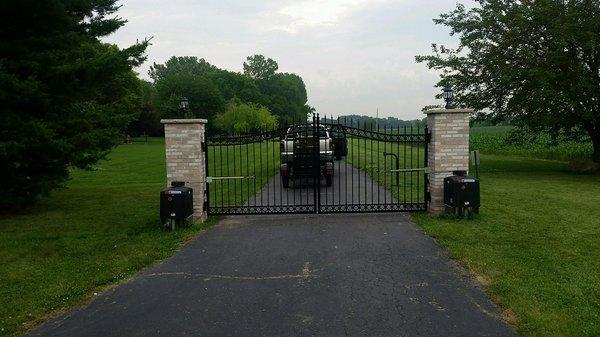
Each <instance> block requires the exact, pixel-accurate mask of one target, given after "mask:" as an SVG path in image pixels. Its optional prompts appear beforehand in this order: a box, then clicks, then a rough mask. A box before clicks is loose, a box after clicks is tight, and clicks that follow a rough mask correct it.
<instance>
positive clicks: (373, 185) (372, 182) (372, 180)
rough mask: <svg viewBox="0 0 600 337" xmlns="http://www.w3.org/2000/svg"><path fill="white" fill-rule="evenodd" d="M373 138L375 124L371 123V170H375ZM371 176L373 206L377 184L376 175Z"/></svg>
mask: <svg viewBox="0 0 600 337" xmlns="http://www.w3.org/2000/svg"><path fill="white" fill-rule="evenodd" d="M377 123H378V122H377ZM373 138H374V134H373V123H371V139H370V141H369V147H370V148H369V153H370V154H371V158H370V162H371V170H372V169H373V149H374V147H373ZM371 175H372V177H371V178H372V179H371V204H373V203H374V202H375V200H373V199H375V198H374V196H375V193H373V192H375V190H374V187H375V184H374V178H375V175H374V174H373V173H371Z"/></svg>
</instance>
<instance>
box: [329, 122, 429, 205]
mask: <svg viewBox="0 0 600 337" xmlns="http://www.w3.org/2000/svg"><path fill="white" fill-rule="evenodd" d="M321 124H323V125H325V126H326V127H327V128H328V129H329V130H331V133H332V134H333V135H334V137H335V136H336V135H337V134H339V133H341V134H342V136H343V138H345V139H346V143H347V154H346V156H345V157H343V158H342V159H341V160H336V162H335V165H334V167H335V171H336V176H337V177H335V178H334V182H335V183H334V186H332V187H321V193H320V194H321V202H320V204H319V212H321V213H348V212H399V211H424V210H426V183H425V182H426V179H427V177H426V176H427V173H426V166H427V163H426V158H427V147H428V145H427V128H426V127H425V128H419V127H416V126H411V127H407V126H402V127H395V128H379V127H378V126H377V125H375V124H373V123H371V124H369V125H367V124H366V123H363V124H362V125H361V124H359V123H355V122H353V121H351V120H345V119H342V120H340V119H337V120H327V119H325V120H323V121H321Z"/></svg>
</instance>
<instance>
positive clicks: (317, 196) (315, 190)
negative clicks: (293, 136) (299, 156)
mask: <svg viewBox="0 0 600 337" xmlns="http://www.w3.org/2000/svg"><path fill="white" fill-rule="evenodd" d="M315 116H316V117H315ZM318 123H319V114H316V115H314V114H313V124H312V129H313V132H312V139H310V140H309V141H311V142H312V143H313V165H312V167H313V175H312V176H313V194H314V195H313V199H314V206H315V213H319V204H320V202H319V199H320V197H321V195H320V190H319V187H320V186H317V184H318V185H321V182H320V181H319V178H317V173H316V170H317V166H318V165H319V164H318V155H319V143H317V146H316V147H315V146H314V142H315V134H316V133H317V132H319V130H318V127H319V125H318ZM317 141H318V139H317Z"/></svg>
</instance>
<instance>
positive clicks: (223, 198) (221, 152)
mask: <svg viewBox="0 0 600 337" xmlns="http://www.w3.org/2000/svg"><path fill="white" fill-rule="evenodd" d="M219 161H220V163H219V169H220V171H221V177H222V176H223V166H225V163H224V162H226V160H223V145H219ZM219 186H221V205H220V206H221V207H223V206H224V204H225V193H223V192H224V191H223V189H224V188H225V184H223V181H222V180H221V181H219Z"/></svg>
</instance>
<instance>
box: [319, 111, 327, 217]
mask: <svg viewBox="0 0 600 337" xmlns="http://www.w3.org/2000/svg"><path fill="white" fill-rule="evenodd" d="M324 126H325V127H327V115H325V125H324ZM318 131H319V134H318V138H319V167H320V165H321V154H320V151H321V135H320V132H321V131H320V130H318ZM325 151H327V148H325ZM325 158H326V159H327V156H325ZM325 165H326V168H327V164H325ZM325 182H326V183H325V205H327V204H328V200H327V199H329V197H328V196H327V195H328V194H329V191H328V189H329V188H328V186H327V178H325ZM319 185H321V180H319ZM319 194H321V193H320V192H319Z"/></svg>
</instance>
